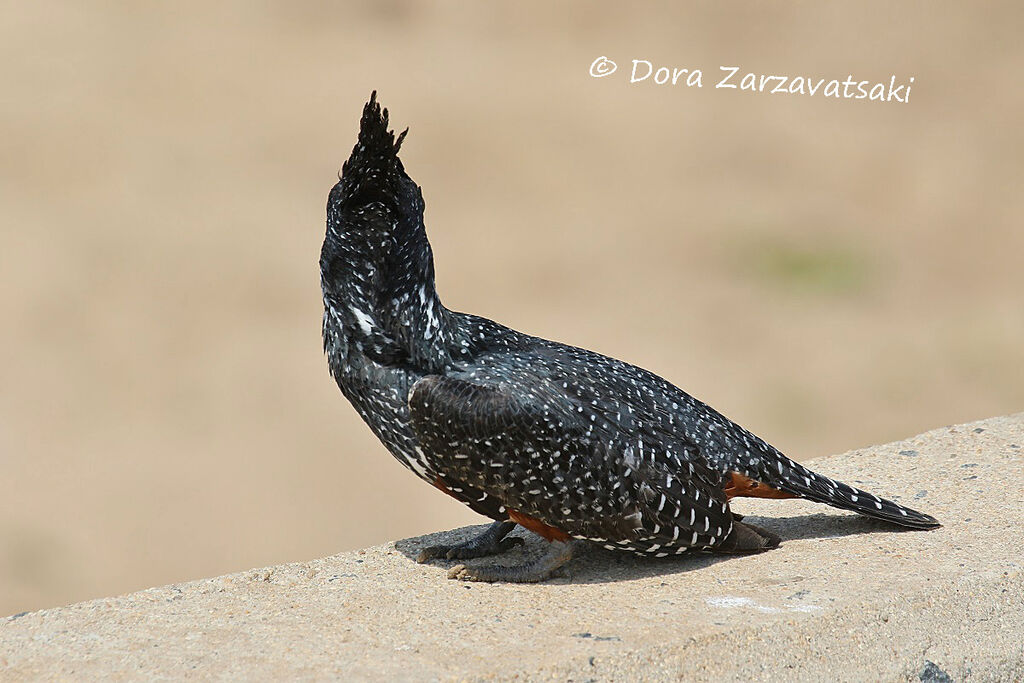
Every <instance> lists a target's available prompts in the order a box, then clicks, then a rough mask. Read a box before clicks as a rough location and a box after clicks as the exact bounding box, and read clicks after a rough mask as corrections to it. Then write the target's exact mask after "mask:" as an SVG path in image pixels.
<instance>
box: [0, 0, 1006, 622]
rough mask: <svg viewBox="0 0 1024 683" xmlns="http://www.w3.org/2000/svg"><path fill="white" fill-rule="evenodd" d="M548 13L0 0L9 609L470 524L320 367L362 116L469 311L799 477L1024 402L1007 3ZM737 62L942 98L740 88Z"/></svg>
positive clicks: (3, 599)
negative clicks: (625, 376)
mask: <svg viewBox="0 0 1024 683" xmlns="http://www.w3.org/2000/svg"><path fill="white" fill-rule="evenodd" d="M547 5H548V3H540V2H538V3H532V4H523V3H498V4H490V3H479V4H470V3H462V4H432V5H430V6H427V5H426V4H424V5H418V4H414V3H411V2H396V1H390V2H377V3H370V4H367V5H365V6H350V5H344V4H340V3H328V2H312V1H306V2H290V3H272V2H256V3H253V2H237V3H200V2H188V3H185V2H182V3H163V4H151V3H130V2H103V1H96V2H89V3H78V2H64V3H61V2H49V1H47V2H35V3H4V6H3V7H4V8H3V10H2V22H0V65H2V66H0V102H2V104H0V217H2V218H0V221H2V222H0V274H2V281H0V282H2V288H0V320H2V321H3V328H2V329H3V334H2V336H0V615H2V614H10V613H14V612H17V611H21V610H28V609H38V608H43V607H49V606H54V605H58V604H61V603H66V602H69V601H76V600H82V599H85V598H90V597H95V596H100V595H104V594H112V593H119V592H124V591H129V590H134V589H139V588H143V587H146V586H150V585H155V584H161V583H165V582H170V581H178V580H184V579H190V578H198V577H202V576H207V575H214V574H219V573H223V572H228V571H233V570H241V569H245V568H249V567H254V566H259V565H266V564H270V563H275V562H283V561H290V560H302V559H308V558H313V557H317V556H322V555H327V554H331V553H334V552H337V551H341V550H345V549H349V548H353V547H357V546H362V545H367V544H372V543H379V542H383V541H385V540H388V539H394V538H400V537H405V536H409V535H413V534H419V533H423V532H428V531H433V530H438V529H441V528H447V527H452V526H456V525H460V524H465V523H476V522H480V521H482V520H480V519H479V518H477V517H476V516H474V515H473V514H472V513H470V512H469V511H468V510H466V509H463V508H462V507H461V506H459V505H458V504H457V503H455V502H454V501H452V500H450V499H448V498H446V497H445V496H443V495H441V494H440V493H438V492H437V491H434V490H432V489H431V488H430V487H427V486H424V485H423V484H422V483H421V482H419V481H417V480H416V479H415V478H414V477H413V476H412V475H411V474H409V473H408V472H406V471H405V470H404V469H402V468H401V467H400V466H399V465H398V464H397V463H395V462H394V461H393V460H392V459H391V458H390V456H388V455H387V454H386V452H385V451H384V449H383V448H382V447H381V446H380V445H378V443H376V441H375V440H374V439H373V437H372V436H371V434H370V432H369V430H368V429H366V428H365V427H364V426H363V425H362V423H361V422H360V421H359V420H358V418H357V417H356V415H355V413H354V411H353V410H352V409H351V408H350V407H349V406H348V404H347V403H346V402H345V401H344V400H343V398H342V396H341V395H340V393H339V392H338V390H337V388H336V387H335V386H334V384H333V382H332V381H331V380H330V378H329V376H328V374H327V370H326V363H325V361H324V359H323V357H322V353H321V348H320V339H319V335H320V314H321V301H320V293H319V275H318V271H317V257H318V250H319V245H320V241H321V239H322V235H323V221H324V204H325V201H326V195H327V191H328V189H329V188H330V186H331V185H332V183H333V182H334V180H335V177H336V176H335V174H336V172H337V171H338V169H339V168H340V165H341V163H342V161H343V160H344V159H345V158H346V157H347V155H348V153H349V151H350V150H351V147H352V145H353V143H354V140H355V133H356V130H357V120H358V116H359V112H360V107H361V105H362V103H363V101H364V100H365V99H366V97H367V96H368V95H369V93H370V91H371V90H372V89H374V88H376V89H378V90H379V91H380V98H381V100H382V101H383V103H384V104H385V105H386V106H388V107H389V108H390V109H391V111H392V118H393V122H394V124H395V125H396V126H397V127H399V128H404V127H405V126H406V125H408V126H410V127H411V131H410V134H409V138H408V140H407V142H406V145H405V147H404V153H403V157H404V159H405V163H406V166H407V168H408V169H409V171H410V173H411V174H412V176H413V177H414V178H415V179H416V180H417V181H418V182H419V183H420V184H421V185H422V186H423V188H424V193H425V196H426V200H427V217H426V218H427V226H428V230H429V234H430V236H431V239H432V241H433V244H434V250H435V255H436V261H437V271H438V279H439V282H438V287H439V290H440V292H441V294H442V297H443V298H444V300H445V302H446V303H447V304H448V305H449V306H450V307H452V308H456V309H461V310H467V311H473V312H476V313H480V314H484V315H488V316H490V317H493V318H495V319H497V320H499V321H501V322H504V323H506V324H510V325H512V326H514V327H517V328H519V329H522V330H524V331H528V332H531V333H534V334H540V335H544V336H547V337H552V338H555V339H559V340H563V341H567V342H570V343H576V344H581V345H586V346H589V347H591V348H595V349H597V350H600V351H602V352H605V353H608V354H611V355H614V356H617V357H621V358H624V359H628V360H630V361H633V362H636V363H638V364H640V365H643V366H645V367H648V368H650V369H652V370H654V371H656V372H658V373H660V374H662V375H664V376H665V377H667V378H669V379H671V380H673V381H674V382H676V383H678V384H680V385H681V386H682V387H684V388H685V389H687V390H688V391H690V392H691V393H694V394H696V395H697V396H699V397H701V398H703V399H704V400H706V401H708V402H710V403H711V404H712V405H714V406H716V407H718V408H719V409H720V410H722V411H723V412H725V413H726V414H727V415H729V416H731V417H733V418H735V419H737V420H738V421H740V422H742V423H743V424H745V425H746V426H748V427H750V428H752V429H753V430H754V431H756V432H758V433H759V434H761V435H762V436H764V437H765V438H767V439H768V440H770V441H772V442H773V443H775V444H776V445H778V446H779V447H781V448H783V450H785V451H787V452H788V453H789V454H791V455H793V456H794V457H796V458H798V459H804V460H806V459H809V458H814V457H816V456H820V455H823V454H828V453H833V452H839V451H843V450H846V449H850V448H855V447H858V446H863V445H868V444H872V443H876V442H884V441H887V440H892V439H896V438H900V437H905V436H909V435H911V434H914V433H917V432H920V431H923V430H926V429H930V428H933V427H937V426H941V425H943V424H947V423H952V422H962V421H966V420H973V419H976V418H982V417H986V416H991V415H996V414H1004V413H1010V412H1015V411H1019V410H1021V409H1022V408H1024V304H1022V300H1021V299H1022V296H1021V295H1022V292H1024V267H1022V260H1021V258H1022V256H1021V255H1022V254H1024V229H1022V228H1024V226H1022V217H1024V198H1022V197H1024V195H1022V193H1021V187H1022V181H1024V173H1022V162H1021V154H1022V151H1024V145H1022V143H1024V133H1022V128H1021V125H1020V122H1021V120H1022V119H1024V95H1022V93H1024V91H1022V90H1021V88H1020V87H1019V77H1020V74H1021V73H1022V72H1024V59H1022V55H1024V51H1022V48H1021V47H1020V39H1019V35H1018V33H1019V28H1020V26H1021V25H1022V23H1021V19H1022V18H1024V17H1022V11H1021V10H1020V9H1019V8H1018V7H1017V5H1016V4H1014V3H1007V4H1006V5H985V6H981V5H973V4H972V5H969V6H968V5H964V6H943V5H939V4H936V3H907V4H902V5H900V8H899V9H892V8H890V7H889V6H888V4H885V3H878V4H874V5H873V6H870V7H867V8H863V9H862V8H855V7H854V5H853V3H848V9H845V10H837V9H835V8H834V7H833V8H829V7H828V6H822V5H810V4H808V5H806V6H802V7H800V8H799V10H798V9H796V8H793V9H780V8H776V7H772V6H770V5H769V4H767V3H764V4H761V3H759V4H756V5H750V6H747V7H745V8H737V9H734V10H725V9H719V8H717V7H712V6H711V5H709V4H704V3H702V4H701V8H699V9H698V8H696V7H695V8H690V9H686V8H679V7H676V6H675V5H674V3H666V4H664V5H662V6H654V5H651V6H646V7H645V8H644V9H640V8H635V7H632V8H631V7H628V6H627V5H626V4H625V3H592V2H586V3H582V2H581V3H571V4H566V5H560V6H559V7H558V8H550V7H548V6H547ZM599 55H608V56H609V57H611V58H613V59H615V60H616V61H619V62H620V64H621V65H622V68H628V63H629V60H630V59H632V58H646V59H649V60H651V61H652V62H654V63H655V64H656V65H668V66H679V67H689V68H703V69H704V70H705V74H706V75H708V76H709V78H708V79H707V80H706V82H705V87H704V89H703V90H696V89H686V88H683V87H682V86H679V87H676V88H671V87H656V86H653V85H651V84H649V83H647V84H638V85H633V86H630V85H629V84H628V83H627V81H626V79H625V76H624V75H623V74H619V76H621V77H619V78H615V77H611V78H608V79H604V80H595V79H592V78H590V77H589V76H588V75H587V72H588V67H589V65H590V63H591V62H592V61H593V60H594V58H596V57H597V56H599ZM720 64H735V65H738V66H741V67H742V71H747V70H750V71H756V72H759V73H761V72H763V73H783V74H791V75H802V74H807V75H813V76H816V77H825V78H832V77H837V78H840V79H842V78H844V77H845V76H846V75H847V74H850V73H852V74H854V76H855V77H857V78H864V79H871V80H882V81H886V82H888V79H889V76H890V75H891V74H896V75H897V79H900V80H905V79H907V78H908V77H909V76H914V77H915V79H916V80H915V84H914V88H913V94H912V96H911V101H910V103H909V104H895V103H893V104H869V103H866V102H858V101H850V100H840V101H836V100H827V99H824V98H823V97H820V96H816V97H813V98H807V97H796V96H792V97H784V96H767V95H744V94H740V93H737V92H735V91H732V92H725V91H721V90H718V91H716V90H714V89H713V88H712V87H711V86H712V85H713V83H714V80H713V79H714V76H715V74H716V73H717V67H718V66H719V65H720ZM908 487H911V488H912V487H913V484H912V483H910V482H905V481H894V482H891V483H890V484H889V488H888V489H887V490H886V491H882V493H888V494H896V495H899V494H901V493H904V492H905V491H906V490H907V489H908Z"/></svg>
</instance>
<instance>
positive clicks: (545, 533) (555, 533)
mask: <svg viewBox="0 0 1024 683" xmlns="http://www.w3.org/2000/svg"><path fill="white" fill-rule="evenodd" d="M508 518H509V519H511V520H512V521H513V522H515V523H516V524H519V525H520V526H523V527H526V528H527V529H529V530H530V531H532V532H533V533H535V534H537V535H538V536H541V537H543V538H546V539H547V540H549V541H568V540H569V534H567V533H565V532H564V531H562V530H561V529H556V528H555V527H553V526H551V525H549V524H545V523H544V522H542V521H540V520H539V519H537V518H536V517H530V516H529V515H524V514H523V513H521V512H518V511H517V510H509V511H508Z"/></svg>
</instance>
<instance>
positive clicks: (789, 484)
mask: <svg viewBox="0 0 1024 683" xmlns="http://www.w3.org/2000/svg"><path fill="white" fill-rule="evenodd" d="M406 132H408V131H406ZM405 135H406V133H405V132H403V133H402V134H401V135H398V136H397V138H396V137H395V135H394V133H393V131H389V130H388V112H387V110H386V109H384V110H381V108H380V105H379V104H378V103H377V101H376V93H374V94H373V95H372V96H371V97H370V101H369V102H368V103H367V104H366V106H365V108H364V109H363V115H362V120H361V122H360V130H359V139H358V142H357V143H356V146H355V148H354V149H353V150H352V155H351V156H350V157H349V159H348V161H347V162H346V163H345V164H344V167H343V170H342V174H341V178H340V180H339V182H338V183H337V184H336V185H335V186H334V188H333V189H332V190H331V192H330V196H329V197H328V201H327V234H326V237H325V239H324V243H323V249H322V251H321V253H320V276H321V284H322V288H323V301H324V319H323V340H324V350H325V352H326V354H327V359H328V363H329V365H330V370H331V374H332V375H333V376H334V379H335V380H336V381H337V383H338V386H339V387H340V388H341V391H342V393H343V394H344V395H345V396H346V397H347V398H348V399H349V401H351V402H352V405H353V406H355V408H356V410H357V411H358V412H359V414H360V415H361V416H362V418H363V420H365V421H366V423H367V424H368V425H369V427H370V429H372V430H373V432H374V434H376V435H377V437H378V438H379V439H380V440H381V441H382V442H383V443H384V445H385V446H386V447H387V448H388V450H389V451H391V453H392V454H393V455H394V456H395V457H396V458H397V459H398V460H399V462H401V463H402V464H403V465H405V466H406V467H407V468H409V469H410V470H412V471H413V472H414V473H415V474H416V475H417V476H419V477H420V478H421V479H424V480H425V481H427V482H429V483H430V484H432V485H434V486H436V487H437V488H439V489H441V490H442V491H444V492H445V493H448V494H449V495H451V496H453V497H455V498H457V499H458V500H460V501H462V502H463V503H465V504H466V505H468V506H469V507H470V508H472V509H473V510H475V511H476V512H478V513H480V514H482V515H484V516H486V517H489V518H491V519H493V520H494V523H493V524H492V525H491V526H490V527H488V529H487V530H486V531H485V532H484V533H483V534H481V535H480V536H478V537H477V538H475V539H473V540H471V541H468V542H466V543H463V544H460V545H455V546H450V547H449V546H437V547H431V548H427V549H425V550H424V551H423V552H422V553H421V555H420V561H427V560H431V559H464V558H472V557H483V556H486V555H492V554H497V553H500V552H503V551H505V550H508V549H509V548H511V547H512V546H514V545H516V544H517V543H519V542H521V539H519V538H516V537H508V538H507V537H506V536H507V534H508V533H509V532H510V531H511V530H512V529H513V528H514V527H515V526H516V525H517V524H519V525H522V526H523V527H525V528H527V529H530V530H531V531H533V532H535V533H537V534H539V535H540V536H542V537H544V538H545V539H547V540H548V541H550V542H551V549H550V552H549V553H548V554H546V555H545V556H543V557H542V558H541V559H539V560H535V561H533V562H529V563H526V564H522V565H520V566H512V567H506V566H497V565H494V566H477V567H465V566H462V565H459V566H457V567H455V568H453V570H452V571H451V572H450V573H449V576H451V577H453V578H462V579H470V580H479V581H516V582H525V581H541V580H544V579H545V578H547V577H549V576H550V575H551V573H552V572H553V571H554V570H556V569H557V568H559V567H560V566H562V565H563V564H565V563H566V562H567V561H568V560H569V559H570V558H571V557H572V553H573V549H574V547H576V546H577V545H578V544H579V543H583V542H591V543H595V544H599V545H601V546H603V547H605V548H609V549H612V550H620V551H627V552H633V553H639V554H642V555H648V556H654V557H665V556H668V555H678V554H681V553H684V552H686V551H688V550H710V551H717V552H726V553H748V552H760V551H763V550H767V549H770V548H774V547H776V546H777V545H778V544H779V542H780V539H779V537H778V536H777V535H775V534H774V533H772V532H770V531H768V530H765V529H762V528H760V527H757V526H754V525H752V524H749V523H745V522H743V521H741V519H742V518H741V517H740V516H739V515H737V514H735V513H733V512H731V511H730V509H729V501H730V499H731V498H733V497H735V496H757V497H767V498H793V497H800V498H807V499H809V500H813V501H817V502H820V503H826V504H828V505H832V506H834V507H837V508H842V509H844V510H852V511H854V512H858V513H860V514H862V515H866V516H868V517H873V518H875V519H880V520H884V521H886V522H891V523H893V524H897V525H900V526H903V527H910V528H912V529H932V528H935V527H937V526H939V523H938V521H937V520H936V519H935V518H934V517H931V516H929V515H926V514H923V513H920V512H917V511H915V510H911V509H909V508H906V507H903V506H902V505H898V504H896V503H894V502H892V501H889V500H885V499H884V498H879V497H878V496H876V495H874V494H871V493H867V492H865V491H861V490H859V489H856V488H854V487H852V486H848V485H847V484H843V483H841V482H837V481H833V480H832V479H829V478H828V477H825V476H822V475H820V474H816V473H814V472H812V471H810V470H809V469H807V468H805V467H803V466H801V465H799V464H798V463H796V462H794V461H792V460H790V459H789V458H787V457H785V456H784V455H782V453H780V452H779V451H778V450H776V449H775V448H774V447H772V446H770V445H769V444H767V443H766V442H764V441H762V440H761V439H759V438H758V437H756V436H754V435H753V434H751V433H750V432H748V431H747V430H745V429H743V428H742V427H740V426H739V425H737V424H735V423H734V422H732V421H730V420H729V419H727V418H725V417H723V416H722V415H721V414H720V413H718V412H717V411H715V410H714V409H712V408H710V407H709V406H707V405H705V404H704V403H701V402H700V401H698V400H697V399H695V398H693V397H692V396H690V395H689V394H687V393H686V392H684V391H682V390H681V389H679V388H678V387H676V386H674V385H673V384H671V383H669V382H667V381H666V380H664V379H662V378H660V377H658V376H657V375H655V374H653V373H651V372H648V371H646V370H643V369H641V368H638V367H636V366H634V365H630V364H629V363H624V362H622V361H619V360H615V359H614V358H608V357H607V356H602V355H600V354H598V353H594V352H592V351H587V350H585V349H580V348H575V347H572V346H567V345H565V344H559V343H557V342H553V341H548V340H546V339H540V338H537V337H531V336H529V335H526V334H523V333H521V332H516V331H515V330H511V329H509V328H507V327H504V326H502V325H499V324H498V323H495V322H493V321H491V320H487V319H486V318H481V317H478V316H475V315H469V314H466V313H458V312H456V311H451V310H449V309H447V308H445V307H444V306H443V305H442V304H441V301H440V299H439V298H438V295H437V291H436V290H435V288H434V262H433V255H432V253H431V249H430V244H429V242H428V241H427V235H426V232H425V231H424V226H423V195H422V193H421V191H420V188H419V187H418V186H417V185H416V183H414V182H413V181H412V179H410V178H409V176H408V175H407V174H406V172H405V168H404V167H403V165H402V162H401V160H400V159H399V158H398V151H399V148H400V147H401V145H402V141H403V140H404V139H405Z"/></svg>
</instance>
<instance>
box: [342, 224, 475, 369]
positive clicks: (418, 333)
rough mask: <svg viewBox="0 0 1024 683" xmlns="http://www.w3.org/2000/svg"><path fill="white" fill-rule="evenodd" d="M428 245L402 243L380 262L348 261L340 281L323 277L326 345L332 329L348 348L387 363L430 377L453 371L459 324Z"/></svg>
mask: <svg viewBox="0 0 1024 683" xmlns="http://www.w3.org/2000/svg"><path fill="white" fill-rule="evenodd" d="M424 244H425V239H424V243H423V244H419V245H414V246H415V249H406V248H404V245H403V247H399V248H397V249H393V250H392V251H391V252H389V254H388V258H386V259H382V260H380V261H379V262H376V263H371V262H366V261H364V262H360V261H358V260H356V259H351V260H348V264H349V266H348V267H347V268H346V269H345V270H344V277H343V278H340V279H338V278H336V277H335V278H333V279H332V281H330V282H328V281H327V279H326V278H324V277H323V276H322V282H323V289H324V309H325V311H324V335H325V343H327V342H328V340H327V335H328V332H329V330H328V326H329V325H333V326H334V328H335V329H334V330H333V333H335V334H340V335H342V337H343V338H344V339H345V341H346V347H347V348H353V349H357V350H359V351H361V352H363V353H366V354H368V355H370V356H375V357H378V358H380V359H382V360H383V361H384V362H395V363H408V364H410V365H411V366H413V367H414V368H416V369H418V370H420V371H422V372H429V373H438V372H443V371H444V370H445V369H446V368H447V367H449V366H450V365H451V362H452V361H451V349H452V348H453V344H454V342H455V339H454V334H455V328H456V326H455V322H454V320H453V314H452V313H451V311H449V310H448V309H447V308H445V307H444V305H443V304H442V303H441V300H440V298H439V297H438V295H437V290H436V288H435V286H434V265H433V256H432V254H431V253H430V248H429V245H427V246H426V247H425V248H424V246H423V245H424Z"/></svg>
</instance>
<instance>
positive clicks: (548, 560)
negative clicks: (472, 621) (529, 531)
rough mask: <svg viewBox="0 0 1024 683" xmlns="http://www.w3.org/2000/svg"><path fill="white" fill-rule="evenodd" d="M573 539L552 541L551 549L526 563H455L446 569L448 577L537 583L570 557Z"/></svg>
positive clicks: (551, 573) (489, 581) (548, 577)
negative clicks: (509, 564) (508, 565)
mask: <svg viewBox="0 0 1024 683" xmlns="http://www.w3.org/2000/svg"><path fill="white" fill-rule="evenodd" d="M574 545H575V543H574V542H573V541H566V542H562V541H554V542H553V543H552V544H551V551H550V552H548V554H547V555H544V556H543V557H541V558H539V559H536V560H534V561H533V562H527V563H526V564H521V565H517V566H514V567H505V566H501V565H484V566H481V567H467V566H466V565H464V564H459V565H455V566H454V567H452V568H451V569H450V570H449V571H448V578H449V579H461V580H462V581H484V582H486V583H494V582H496V581H501V582H505V583H537V582H539V581H545V580H547V579H550V578H551V577H552V576H553V575H554V573H555V572H556V571H558V570H559V569H560V568H561V567H562V566H563V565H565V563H566V562H568V561H569V560H571V559H572V555H573V547H574Z"/></svg>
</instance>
